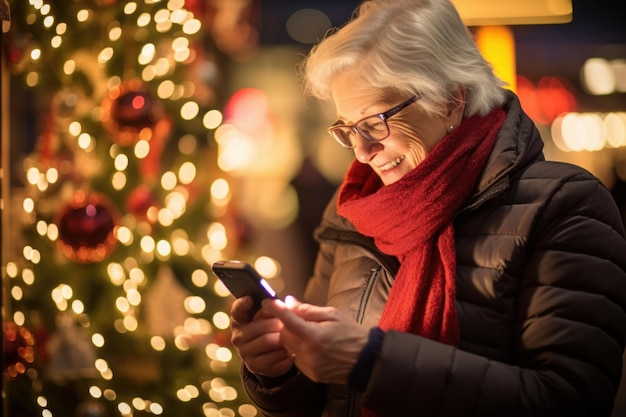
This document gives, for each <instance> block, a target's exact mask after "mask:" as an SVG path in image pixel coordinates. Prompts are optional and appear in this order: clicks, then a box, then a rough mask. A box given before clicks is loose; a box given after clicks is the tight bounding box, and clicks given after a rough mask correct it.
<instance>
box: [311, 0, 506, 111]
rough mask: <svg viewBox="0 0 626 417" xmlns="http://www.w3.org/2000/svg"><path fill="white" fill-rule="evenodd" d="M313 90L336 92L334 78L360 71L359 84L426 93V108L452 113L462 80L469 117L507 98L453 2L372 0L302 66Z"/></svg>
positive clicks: (324, 94) (325, 97)
mask: <svg viewBox="0 0 626 417" xmlns="http://www.w3.org/2000/svg"><path fill="white" fill-rule="evenodd" d="M300 70H301V71H302V76H303V79H304V88H305V93H307V94H309V95H311V96H313V97H316V98H318V99H321V100H328V99H330V98H331V87H332V83H333V81H334V80H335V79H336V78H337V77H338V76H339V75H341V74H342V73H343V72H344V71H354V75H355V80H354V81H355V85H361V86H364V87H371V88H380V89H381V92H382V94H383V96H387V94H390V93H394V94H395V93H399V94H406V95H413V94H420V95H421V96H422V97H423V98H422V99H421V100H420V101H418V104H419V105H420V106H422V107H423V108H424V110H425V111H427V112H431V113H437V114H444V112H445V108H446V105H447V104H448V103H449V101H450V100H451V97H452V95H453V93H454V92H455V91H456V89H457V88H458V87H459V86H464V87H465V88H466V106H465V116H466V117H469V116H472V115H474V114H479V115H485V114H487V113H488V112H489V111H490V110H491V109H493V108H495V107H497V106H499V105H501V104H502V103H503V102H504V96H505V93H504V90H503V89H502V87H503V86H504V85H505V83H504V82H503V81H502V80H500V79H499V78H498V77H496V75H495V74H494V73H493V69H492V68H491V66H490V64H489V63H488V62H487V61H486V60H485V59H484V58H483V56H482V55H481V54H480V52H479V51H478V48H477V46H476V43H475V42H474V40H473V38H472V36H471V34H470V32H469V31H468V29H467V28H466V26H465V25H464V24H463V22H462V21H461V18H460V17H459V14H458V12H457V11H456V9H455V8H454V6H453V5H452V3H450V1H449V0H368V1H365V2H364V3H362V4H361V5H360V6H359V8H358V9H357V10H356V11H355V14H354V16H353V18H352V19H351V20H350V21H349V22H348V23H347V24H345V25H344V26H343V27H341V28H339V29H336V30H334V31H331V32H329V33H328V34H327V35H326V36H325V38H324V39H323V40H322V41H321V42H320V43H318V44H317V45H315V46H314V47H313V49H312V50H311V52H310V53H309V55H308V56H307V57H306V58H305V60H304V61H303V62H302V65H301V67H300Z"/></svg>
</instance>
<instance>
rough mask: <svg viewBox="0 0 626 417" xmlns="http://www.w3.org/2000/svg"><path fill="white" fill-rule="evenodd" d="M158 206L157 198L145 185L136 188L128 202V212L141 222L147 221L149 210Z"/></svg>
mask: <svg viewBox="0 0 626 417" xmlns="http://www.w3.org/2000/svg"><path fill="white" fill-rule="evenodd" d="M156 206H157V199H156V197H155V196H154V194H153V193H152V191H151V190H150V188H148V187H146V186H145V185H140V186H139V187H137V188H135V189H134V190H133V191H132V192H131V193H130V194H129V195H128V199H127V200H126V210H127V211H128V212H129V213H131V214H133V215H134V216H135V217H137V218H139V219H141V220H147V219H148V210H150V209H151V208H152V207H156Z"/></svg>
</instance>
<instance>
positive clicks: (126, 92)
mask: <svg viewBox="0 0 626 417" xmlns="http://www.w3.org/2000/svg"><path fill="white" fill-rule="evenodd" d="M162 117H163V108H162V106H161V103H160V102H159V101H158V100H157V99H156V98H155V97H154V96H153V94H152V92H151V91H150V90H149V89H148V88H147V86H146V85H145V84H144V83H143V82H141V81H139V80H132V81H129V82H126V83H123V84H121V85H119V86H118V87H115V88H113V89H112V90H111V91H109V95H108V96H107V98H105V99H104V101H103V102H102V125H103V126H104V128H105V130H106V131H107V132H108V133H109V134H110V135H111V140H112V141H113V142H115V143H117V144H118V145H120V146H131V145H134V144H135V143H136V142H137V141H138V140H139V139H145V140H150V139H151V138H152V134H153V129H154V127H155V125H156V123H157V122H158V121H159V120H160V119H161V118H162Z"/></svg>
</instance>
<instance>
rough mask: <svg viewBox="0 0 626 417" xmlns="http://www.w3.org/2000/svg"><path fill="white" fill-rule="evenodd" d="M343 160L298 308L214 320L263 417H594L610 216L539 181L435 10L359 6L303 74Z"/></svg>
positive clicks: (468, 50) (579, 175)
mask: <svg viewBox="0 0 626 417" xmlns="http://www.w3.org/2000/svg"><path fill="white" fill-rule="evenodd" d="M303 68H304V76H305V81H306V87H307V91H308V92H310V93H311V94H312V95H313V96H315V97H317V98H319V99H332V101H333V102H334V104H335V106H336V109H337V114H338V121H337V122H336V123H335V124H333V125H332V126H331V127H330V128H329V129H328V130H329V132H330V134H331V135H332V136H333V138H334V139H335V140H336V141H337V142H338V143H339V145H341V146H342V147H344V148H348V149H352V150H353V151H354V154H355V157H356V159H355V161H354V162H353V164H352V165H351V166H350V167H349V169H348V171H347V173H346V175H345V179H344V181H343V183H342V184H341V187H340V188H339V190H338V192H337V194H336V198H335V199H334V200H333V201H332V202H331V203H330V205H329V206H328V209H327V210H326V212H325V213H324V217H323V221H322V224H321V226H320V227H319V229H318V230H317V231H316V238H317V239H318V241H319V242H320V252H319V255H318V258H317V262H316V267H315V271H314V275H313V276H312V278H311V279H310V282H309V283H308V286H307V289H306V292H305V295H304V301H305V303H302V302H300V301H297V300H295V299H293V298H288V299H286V300H285V302H284V303H283V302H280V301H275V300H274V301H268V300H267V301H265V302H264V308H263V310H261V311H260V312H258V313H257V314H255V315H254V316H253V317H251V313H250V310H249V309H250V306H251V305H252V303H251V300H250V299H249V298H248V297H244V298H241V299H239V300H237V301H236V302H235V303H234V304H233V307H232V311H231V314H232V320H233V325H232V342H233V344H234V346H235V347H236V349H237V351H238V353H239V355H240V356H241V358H242V361H243V367H242V373H243V378H244V382H245V387H246V390H247V393H248V395H249V396H250V398H251V400H252V401H253V402H254V403H255V404H256V405H257V407H258V408H259V409H260V410H261V412H262V413H263V414H264V415H266V416H274V417H277V416H296V417H308V416H311V417H313V416H328V417H339V416H360V415H378V416H435V415H436V416H481V417H489V416H494V417H502V416H533V417H540V416H550V417H556V416H568V417H572V416H609V415H610V413H611V409H612V406H613V400H614V397H615V394H616V391H617V389H618V386H619V383H620V375H621V368H622V352H623V349H624V342H625V338H626V312H625V309H626V240H625V238H624V227H623V225H622V223H621V218H620V213H619V212H618V210H617V208H616V205H615V203H614V201H613V200H612V198H611V196H610V194H609V192H608V191H607V190H606V188H605V187H604V186H603V185H602V184H601V183H600V182H599V181H598V180H597V179H596V178H594V177H593V176H592V175H590V174H589V173H588V172H586V171H584V170H582V169H580V168H578V167H575V166H572V165H568V164H563V163H556V162H547V161H545V160H544V156H543V154H542V141H541V138H540V136H539V133H538V131H537V129H536V128H535V126H534V125H533V122H532V120H530V119H529V118H528V116H527V115H526V114H525V113H524V112H523V110H522V109H521V107H520V103H519V101H518V99H517V98H516V96H515V95H514V94H513V93H511V92H509V91H507V90H505V89H503V88H502V82H501V81H500V80H499V79H498V78H496V76H495V75H494V74H493V72H492V69H491V68H490V66H489V64H488V63H487V62H485V60H484V58H483V57H482V56H481V54H480V53H479V51H478V50H477V48H476V45H475V44H474V42H473V40H472V38H471V36H470V34H469V33H468V31H467V29H466V28H465V27H464V25H463V23H462V22H461V19H460V18H459V16H458V14H457V12H456V10H455V9H454V7H453V6H452V5H451V3H450V2H449V1H448V0H372V1H367V2H365V3H363V4H362V6H361V7H360V9H359V10H358V13H356V14H355V16H354V17H353V19H352V20H351V21H350V22H349V23H348V24H346V25H345V26H344V27H342V28H341V29H340V30H338V31H336V32H335V33H332V34H330V35H329V36H327V37H326V38H325V39H324V40H323V41H322V42H321V43H319V44H318V45H317V46H316V47H315V48H314V49H313V50H312V52H311V53H310V55H309V56H308V57H307V59H306V61H305V63H304V67H303Z"/></svg>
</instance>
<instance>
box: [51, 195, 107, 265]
mask: <svg viewBox="0 0 626 417" xmlns="http://www.w3.org/2000/svg"><path fill="white" fill-rule="evenodd" d="M117 217H118V215H117V212H116V211H115V209H114V208H113V206H112V205H111V204H110V203H109V202H108V201H107V200H106V199H105V197H104V196H103V195H101V194H98V193H91V194H89V195H88V194H87V193H85V191H83V190H79V191H77V192H76V193H75V194H74V199H73V200H72V202H70V203H69V204H68V205H67V206H66V207H65V209H64V210H63V211H62V212H61V213H60V215H59V217H58V220H57V222H56V224H57V227H58V228H59V240H58V247H59V250H61V252H63V253H64V254H65V256H67V257H68V258H69V259H70V260H72V261H74V262H79V263H90V262H100V261H102V260H103V259H105V258H106V257H107V256H109V255H110V254H111V252H112V251H113V249H114V248H115V246H116V245H117V239H116V237H115V233H114V231H115V226H116V222H117Z"/></svg>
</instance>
